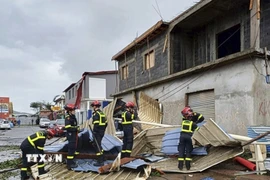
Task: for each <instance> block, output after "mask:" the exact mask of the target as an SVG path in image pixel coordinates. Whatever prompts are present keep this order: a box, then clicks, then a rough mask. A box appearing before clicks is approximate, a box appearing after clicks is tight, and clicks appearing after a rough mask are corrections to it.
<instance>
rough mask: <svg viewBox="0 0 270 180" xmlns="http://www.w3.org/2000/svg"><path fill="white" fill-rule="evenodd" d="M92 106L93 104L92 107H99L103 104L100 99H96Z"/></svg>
mask: <svg viewBox="0 0 270 180" xmlns="http://www.w3.org/2000/svg"><path fill="white" fill-rule="evenodd" d="M91 106H92V107H93V106H98V107H99V106H101V104H100V102H99V101H97V100H96V101H94V102H92V103H91Z"/></svg>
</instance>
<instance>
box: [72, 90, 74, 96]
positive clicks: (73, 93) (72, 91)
mask: <svg viewBox="0 0 270 180" xmlns="http://www.w3.org/2000/svg"><path fill="white" fill-rule="evenodd" d="M72 98H74V88H72Z"/></svg>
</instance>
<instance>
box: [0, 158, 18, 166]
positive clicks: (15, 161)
mask: <svg viewBox="0 0 270 180" xmlns="http://www.w3.org/2000/svg"><path fill="white" fill-rule="evenodd" d="M20 163H21V158H19V159H13V160H7V161H4V162H1V163H0V169H7V168H16V167H18V165H19V164H20Z"/></svg>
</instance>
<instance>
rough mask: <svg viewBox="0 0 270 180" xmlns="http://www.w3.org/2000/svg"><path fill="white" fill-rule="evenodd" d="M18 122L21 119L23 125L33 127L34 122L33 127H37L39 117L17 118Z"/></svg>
mask: <svg viewBox="0 0 270 180" xmlns="http://www.w3.org/2000/svg"><path fill="white" fill-rule="evenodd" d="M15 119H16V121H17V122H18V120H19V119H20V121H21V125H32V120H33V125H36V119H37V117H16V118H15Z"/></svg>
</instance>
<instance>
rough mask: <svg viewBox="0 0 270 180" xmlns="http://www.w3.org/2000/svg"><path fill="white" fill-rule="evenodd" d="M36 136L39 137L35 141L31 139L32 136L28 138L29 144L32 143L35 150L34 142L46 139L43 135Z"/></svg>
mask: <svg viewBox="0 0 270 180" xmlns="http://www.w3.org/2000/svg"><path fill="white" fill-rule="evenodd" d="M36 135H37V137H36V138H34V139H31V137H30V136H28V137H27V139H28V141H29V143H30V144H31V145H32V146H33V147H34V148H35V143H34V142H35V141H36V140H39V139H46V137H45V136H43V133H39V132H37V133H36Z"/></svg>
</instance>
